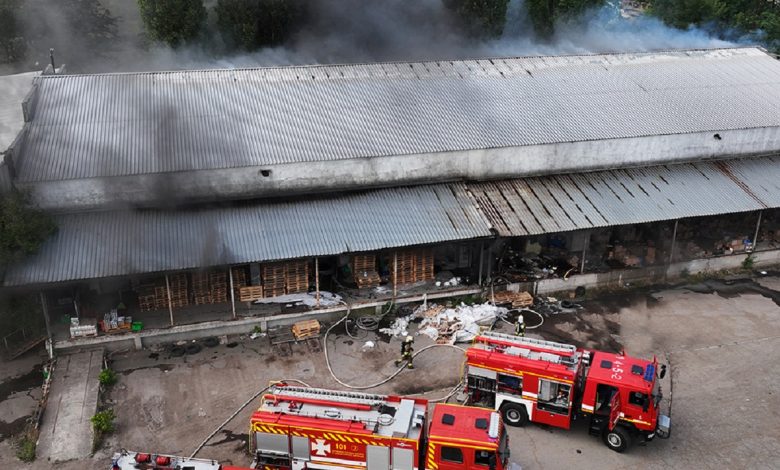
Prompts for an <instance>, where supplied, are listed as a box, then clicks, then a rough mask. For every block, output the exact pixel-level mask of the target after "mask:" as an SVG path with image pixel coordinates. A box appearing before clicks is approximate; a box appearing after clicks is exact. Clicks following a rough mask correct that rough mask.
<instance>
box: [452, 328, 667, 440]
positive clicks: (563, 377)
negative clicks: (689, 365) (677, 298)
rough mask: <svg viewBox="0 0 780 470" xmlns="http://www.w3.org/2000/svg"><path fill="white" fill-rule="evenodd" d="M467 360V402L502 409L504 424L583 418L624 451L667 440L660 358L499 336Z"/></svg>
mask: <svg viewBox="0 0 780 470" xmlns="http://www.w3.org/2000/svg"><path fill="white" fill-rule="evenodd" d="M466 355H467V366H468V368H467V373H466V380H467V382H466V391H467V396H468V399H467V403H469V404H474V405H480V406H486V407H491V408H494V409H496V410H499V411H500V412H501V415H502V416H503V418H504V422H505V423H506V424H508V425H511V426H523V425H524V424H525V423H526V422H528V421H533V422H538V423H543V424H548V425H551V426H556V427H560V428H564V429H569V428H570V427H571V423H572V421H573V420H575V419H577V418H586V419H588V423H589V430H590V433H591V434H593V435H598V436H601V437H602V438H603V439H604V443H605V444H606V445H607V446H608V447H609V448H611V449H612V450H615V451H618V452H622V451H624V450H625V449H626V448H628V446H629V445H630V444H631V442H632V441H633V440H637V439H638V440H641V441H650V440H652V439H653V438H654V437H656V436H658V437H661V438H667V437H669V434H670V420H669V418H668V417H667V416H664V415H662V414H661V413H660V409H659V404H660V401H661V397H662V396H661V388H660V385H659V384H658V381H657V373H658V375H659V376H660V377H661V378H662V377H663V374H664V373H665V366H662V367H661V369H660V373H659V366H658V361H657V360H656V359H655V358H654V359H653V361H645V360H642V359H637V358H633V357H629V356H625V355H619V354H610V353H605V352H601V351H590V350H583V349H578V348H576V347H575V346H573V345H570V344H563V343H557V342H553V341H544V340H538V339H533V338H525V337H517V336H512V335H506V334H502V333H496V332H486V333H483V334H482V335H480V336H478V337H477V338H476V340H475V343H474V345H473V346H472V347H471V348H469V350H468V351H467V353H466Z"/></svg>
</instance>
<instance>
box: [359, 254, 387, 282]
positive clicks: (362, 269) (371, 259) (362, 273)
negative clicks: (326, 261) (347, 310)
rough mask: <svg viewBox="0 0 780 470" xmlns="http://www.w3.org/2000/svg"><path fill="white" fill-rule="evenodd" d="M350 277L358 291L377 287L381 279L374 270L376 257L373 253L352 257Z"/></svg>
mask: <svg viewBox="0 0 780 470" xmlns="http://www.w3.org/2000/svg"><path fill="white" fill-rule="evenodd" d="M352 277H353V278H354V280H355V283H356V284H357V286H358V289H364V288H371V287H376V286H378V285H379V283H380V282H381V278H380V277H379V273H377V270H376V255H375V254H373V253H370V254H362V255H352Z"/></svg>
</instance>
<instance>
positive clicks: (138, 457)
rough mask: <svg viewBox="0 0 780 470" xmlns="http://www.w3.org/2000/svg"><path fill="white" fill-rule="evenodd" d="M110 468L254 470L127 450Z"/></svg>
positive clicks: (208, 461) (112, 461)
mask: <svg viewBox="0 0 780 470" xmlns="http://www.w3.org/2000/svg"><path fill="white" fill-rule="evenodd" d="M109 468H110V470H252V469H251V468H248V467H230V466H223V465H220V464H219V462H217V461H215V460H206V459H190V458H186V457H175V456H173V455H164V454H145V453H142V452H129V451H126V450H123V451H121V452H117V453H115V454H114V457H113V458H112V459H111V467H109Z"/></svg>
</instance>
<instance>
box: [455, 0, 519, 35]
mask: <svg viewBox="0 0 780 470" xmlns="http://www.w3.org/2000/svg"><path fill="white" fill-rule="evenodd" d="M444 4H445V5H446V6H447V7H448V8H449V9H450V10H452V11H453V12H454V13H455V15H456V16H457V17H458V18H459V19H460V21H461V23H462V24H463V25H464V27H465V29H466V31H467V32H469V33H470V34H471V35H473V36H487V37H496V36H500V35H501V33H502V32H503V31H504V25H505V24H506V10H507V6H508V5H509V0H445V2H444Z"/></svg>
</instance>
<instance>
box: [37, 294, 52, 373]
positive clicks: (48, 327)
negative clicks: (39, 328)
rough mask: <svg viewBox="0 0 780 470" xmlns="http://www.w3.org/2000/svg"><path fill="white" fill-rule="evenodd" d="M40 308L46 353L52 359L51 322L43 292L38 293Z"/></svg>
mask: <svg viewBox="0 0 780 470" xmlns="http://www.w3.org/2000/svg"><path fill="white" fill-rule="evenodd" d="M40 296H41V307H42V310H43V322H44V323H45V324H46V352H48V353H49V359H54V344H53V343H54V337H53V336H52V334H51V322H50V320H49V306H48V304H47V302H46V296H45V295H44V293H43V291H41V292H40Z"/></svg>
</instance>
